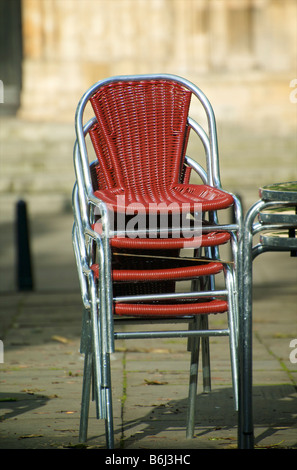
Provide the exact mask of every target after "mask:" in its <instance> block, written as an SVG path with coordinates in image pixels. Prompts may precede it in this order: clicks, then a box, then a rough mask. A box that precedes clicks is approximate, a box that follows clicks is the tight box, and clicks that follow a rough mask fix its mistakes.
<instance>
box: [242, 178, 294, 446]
mask: <svg viewBox="0 0 297 470" xmlns="http://www.w3.org/2000/svg"><path fill="white" fill-rule="evenodd" d="M260 198H261V199H260V200H259V201H258V202H256V203H255V204H254V205H253V206H252V207H251V208H250V209H249V211H248V213H247V214H246V217H245V220H244V227H243V239H242V246H241V253H242V268H241V269H242V275H241V289H240V292H241V300H240V301H241V315H240V319H239V417H238V419H239V420H238V447H239V448H240V449H252V448H253V447H254V423H253V398H252V392H253V384H252V369H253V365H252V326H253V319H252V288H253V260H254V259H255V258H256V256H258V255H260V254H261V253H264V252H267V251H287V252H288V251H289V252H291V255H292V256H296V255H297V238H296V237H295V230H296V229H297V214H296V213H297V182H296V181H295V182H289V183H280V184H274V185H270V186H265V187H263V188H261V189H260ZM257 216H258V221H257V222H255V219H256V217H257ZM267 231H272V232H273V234H271V233H269V234H267V233H266V232H267ZM263 232H264V235H263V234H262V233H263ZM256 234H260V242H259V243H258V244H257V245H255V246H253V239H254V236H255V235H256Z"/></svg>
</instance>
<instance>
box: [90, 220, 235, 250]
mask: <svg viewBox="0 0 297 470" xmlns="http://www.w3.org/2000/svg"><path fill="white" fill-rule="evenodd" d="M92 228H93V230H95V232H97V233H99V234H102V225H101V223H100V222H97V223H95V224H93V225H92ZM230 238H231V234H230V233H228V232H215V231H213V232H208V233H203V234H202V235H201V234H198V235H197V236H193V237H191V238H190V237H189V238H186V237H184V238H130V237H124V236H119V237H117V236H115V237H112V238H110V245H111V246H112V247H113V248H125V249H134V250H135V249H136V250H163V249H164V250H171V249H182V248H198V247H212V246H219V245H223V244H224V243H227V242H228V241H229V240H230Z"/></svg>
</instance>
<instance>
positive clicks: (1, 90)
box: [0, 80, 4, 103]
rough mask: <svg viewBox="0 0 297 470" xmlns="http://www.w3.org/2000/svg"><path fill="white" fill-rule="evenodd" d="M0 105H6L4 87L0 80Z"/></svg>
mask: <svg viewBox="0 0 297 470" xmlns="http://www.w3.org/2000/svg"><path fill="white" fill-rule="evenodd" d="M0 103H4V85H3V81H2V80H0Z"/></svg>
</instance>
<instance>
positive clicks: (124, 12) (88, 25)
mask: <svg viewBox="0 0 297 470" xmlns="http://www.w3.org/2000/svg"><path fill="white" fill-rule="evenodd" d="M22 24H23V49H24V59H23V85H22V94H21V107H20V110H19V116H20V117H22V118H26V119H38V120H43V121H57V120H61V121H66V122H67V121H73V117H74V112H75V108H76V105H77V102H78V100H79V98H80V96H81V95H82V94H83V92H84V91H85V90H86V89H87V88H88V87H89V86H91V85H92V84H93V83H94V82H96V81H98V80H100V79H102V78H105V77H108V76H112V75H121V74H141V73H158V72H166V73H173V74H178V75H182V76H184V77H186V78H188V79H190V80H192V81H194V82H195V83H196V84H197V85H198V86H200V87H201V88H202V89H203V91H205V92H206V94H207V96H208V97H209V98H210V100H211V102H212V103H213V104H214V107H215V110H216V114H217V117H218V118H219V119H223V120H225V121H237V122H244V123H245V124H247V123H248V122H250V123H256V124H258V123H263V122H265V124H266V125H268V124H269V123H270V122H271V123H272V124H275V125H277V126H290V125H292V124H293V125H294V124H295V125H296V106H292V100H290V96H292V92H294V88H293V89H292V87H294V86H295V87H297V84H296V83H295V82H294V79H296V78H297V70H296V58H297V51H296V49H297V27H296V26H297V2H296V0H83V1H82V0H22ZM290 85H291V87H290Z"/></svg>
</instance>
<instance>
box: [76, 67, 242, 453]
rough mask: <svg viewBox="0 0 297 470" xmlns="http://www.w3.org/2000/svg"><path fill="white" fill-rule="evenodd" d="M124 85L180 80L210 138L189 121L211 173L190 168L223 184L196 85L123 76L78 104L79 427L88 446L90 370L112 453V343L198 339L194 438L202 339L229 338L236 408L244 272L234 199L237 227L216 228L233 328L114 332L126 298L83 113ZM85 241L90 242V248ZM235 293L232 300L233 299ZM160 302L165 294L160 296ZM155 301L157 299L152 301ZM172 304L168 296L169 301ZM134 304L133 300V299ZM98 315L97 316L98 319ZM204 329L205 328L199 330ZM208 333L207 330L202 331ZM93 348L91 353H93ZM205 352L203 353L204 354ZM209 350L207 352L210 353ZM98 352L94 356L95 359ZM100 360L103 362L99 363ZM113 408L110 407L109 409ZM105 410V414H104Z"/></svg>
mask: <svg viewBox="0 0 297 470" xmlns="http://www.w3.org/2000/svg"><path fill="white" fill-rule="evenodd" d="M119 78H120V79H121V80H139V78H141V79H142V80H145V79H151V78H161V79H164V78H166V79H168V80H177V81H179V82H180V83H182V84H183V86H185V87H187V88H189V89H190V90H191V91H192V92H193V93H194V94H195V95H196V97H197V98H198V99H199V101H200V102H201V103H202V105H203V107H204V109H205V110H206V112H207V116H208V126H209V135H210V138H209V137H208V135H207V134H206V132H205V131H204V130H203V129H202V127H201V126H200V125H198V124H197V123H196V122H195V121H194V120H193V119H191V118H189V120H188V123H189V125H190V126H191V128H192V129H193V130H194V132H196V134H197V135H198V137H199V138H200V139H201V141H202V143H203V146H204V150H205V154H206V161H207V171H205V170H204V169H203V168H202V167H201V165H200V164H198V163H196V162H195V161H194V160H192V159H191V158H189V157H186V162H187V164H188V165H189V166H191V167H192V168H193V170H194V171H196V173H198V175H199V176H200V177H201V179H202V181H203V182H205V183H207V184H210V185H212V186H214V187H216V188H220V189H221V182H220V176H219V165H218V149H217V137H216V124H215V118H214V114H213V110H212V107H211V105H210V103H209V101H208V100H207V98H206V97H205V95H204V94H203V93H202V92H201V90H199V89H198V88H197V87H196V86H194V85H193V84H192V83H190V82H188V81H187V80H185V79H181V78H180V77H176V76H173V75H148V76H125V77H114V78H112V79H107V80H104V81H102V82H98V83H97V84H95V85H94V86H93V87H91V88H90V89H89V90H88V91H87V92H86V93H85V94H84V95H83V97H82V99H81V100H80V102H79V105H78V108H77V113H76V134H77V140H76V143H75V147H74V167H75V173H76V184H75V187H74V191H73V208H74V215H75V221H74V226H73V246H74V252H75V256H76V262H77V267H78V272H79V280H80V285H81V292H82V300H83V305H84V309H85V312H84V315H83V318H84V320H83V334H82V351H83V352H84V353H85V368H84V379H83V393H82V411H81V425H80V440H81V441H85V440H86V437H87V415H88V408H89V396H90V378H91V374H92V369H94V371H93V373H94V376H95V377H94V384H95V401H96V404H97V416H98V417H99V418H102V419H105V420H106V436H107V446H108V448H113V446H114V438H113V424H112V421H113V418H112V406H111V402H112V396H111V385H110V354H111V353H112V352H114V341H115V340H116V339H131V338H134V339H136V338H144V337H145V338H152V337H155V338H162V337H164V336H166V337H170V336H171V337H187V338H195V340H194V341H192V344H194V346H193V348H192V354H191V376H193V375H194V376H195V377H196V380H192V379H191V385H190V390H189V398H190V406H189V419H188V427H187V437H191V436H193V432H194V403H195V396H196V392H197V368H198V361H197V359H198V354H199V352H198V351H199V338H203V339H205V338H209V337H210V336H226V335H228V336H230V347H231V363H232V364H233V367H232V373H233V384H234V394H235V403H236V406H237V382H238V377H237V357H236V356H237V349H238V339H237V338H238V323H239V319H238V316H239V314H238V311H239V304H238V298H237V297H238V285H239V276H240V272H241V267H240V266H241V265H240V257H239V249H238V246H239V240H240V237H241V227H242V209H241V204H240V201H239V199H238V198H237V197H236V196H233V197H234V210H235V218H236V223H234V224H221V225H220V224H218V223H217V214H216V213H215V212H214V213H213V221H212V222H215V223H216V225H215V230H216V231H225V232H226V231H228V232H231V235H232V238H231V246H232V253H233V259H234V268H231V266H230V265H229V264H228V263H226V264H225V265H224V274H225V279H226V283H227V288H226V289H225V290H222V291H221V292H219V293H218V294H219V295H222V296H228V300H229V305H230V312H229V327H228V328H227V329H224V330H209V329H203V330H199V332H198V331H197V323H201V319H197V320H195V322H194V323H195V325H192V328H190V329H189V330H175V331H171V332H170V333H168V331H166V332H162V331H159V332H155V331H146V332H138V333H134V332H133V333H132V332H130V333H123V332H115V331H114V328H113V324H114V323H113V318H112V304H113V302H123V301H125V300H126V299H125V298H124V297H118V298H113V293H112V283H111V250H110V245H109V239H110V237H113V236H114V235H115V232H113V231H112V230H111V228H110V225H109V218H108V208H107V206H106V204H105V203H104V202H103V201H101V200H99V199H98V198H96V197H95V195H94V190H93V186H92V181H91V175H90V163H89V160H88V152H87V148H86V144H85V136H86V134H87V133H88V131H89V129H90V128H91V127H92V126H93V124H94V123H95V122H96V118H92V119H91V120H90V121H88V123H87V124H86V125H83V113H84V110H85V107H86V104H87V102H88V100H89V98H90V96H92V95H93V93H94V92H95V91H96V90H97V89H98V88H99V87H100V86H102V85H103V83H104V84H106V83H108V82H111V81H116V80H118V79H119ZM95 212H96V214H98V213H100V216H101V221H102V234H101V235H99V234H98V233H97V232H95V231H94V230H93V229H92V228H91V223H90V221H92V220H93V219H94V213H95ZM213 230H214V226H213V225H210V226H206V227H203V231H204V232H207V231H213ZM86 238H87V239H88V241H87V242H86ZM94 243H95V246H96V254H97V256H98V263H99V270H100V272H101V273H104V274H103V275H102V276H100V277H99V285H98V287H97V286H96V282H95V279H94V276H93V273H92V272H91V269H90V264H89V259H90V257H91V258H92V251H93V250H94V246H93V244H94ZM97 288H98V295H97ZM230 293H232V295H230ZM210 294H213V287H212V286H211V289H210V291H206V292H205V291H204V292H199V293H198V292H195V291H194V290H193V292H191V293H190V294H189V295H191V296H197V297H198V296H199V297H202V296H207V295H210ZM179 295H180V294H178V293H175V294H171V297H173V298H177V297H179ZM158 297H159V298H162V294H159V296H158ZM146 298H147V297H140V296H135V297H134V299H132V300H134V301H137V300H140V299H141V300H145V299H146ZM154 298H156V296H155V295H154ZM166 298H168V295H166ZM129 301H131V297H129ZM98 311H99V314H98ZM200 326H201V325H200ZM203 328H205V326H204V327H203ZM90 344H92V348H91V347H90ZM204 349H205V348H204ZM206 349H207V348H206ZM94 352H95V354H94ZM99 356H101V357H99ZM203 357H204V359H206V361H207V360H208V359H209V358H207V355H205V354H204V355H203ZM204 385H205V388H208V387H209V383H208V382H207V380H206V379H205V381H204ZM106 404H107V405H110V406H106ZM106 410H107V411H106Z"/></svg>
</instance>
